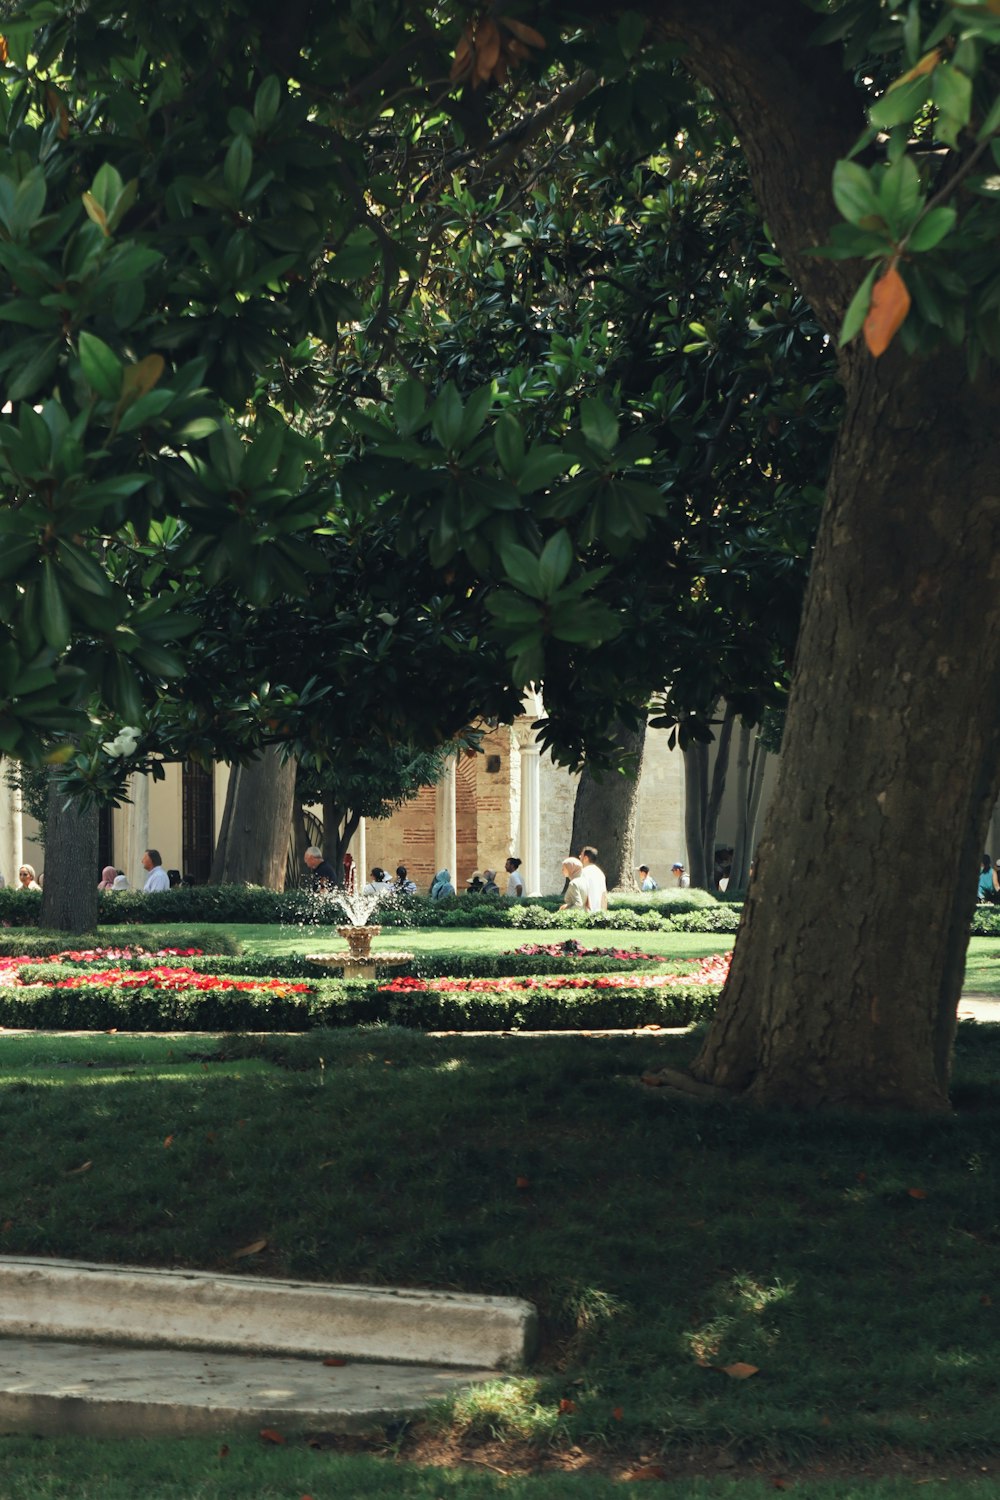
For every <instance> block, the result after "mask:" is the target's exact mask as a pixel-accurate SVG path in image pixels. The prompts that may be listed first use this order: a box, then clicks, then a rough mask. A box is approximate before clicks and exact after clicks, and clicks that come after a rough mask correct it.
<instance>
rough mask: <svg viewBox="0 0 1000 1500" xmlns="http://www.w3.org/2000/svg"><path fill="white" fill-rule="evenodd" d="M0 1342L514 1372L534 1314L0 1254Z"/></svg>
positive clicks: (425, 1297)
mask: <svg viewBox="0 0 1000 1500" xmlns="http://www.w3.org/2000/svg"><path fill="white" fill-rule="evenodd" d="M0 1337H18V1338H46V1339H69V1340H88V1341H89V1340H93V1341H98V1342H101V1341H103V1342H108V1343H128V1344H143V1345H150V1346H154V1345H160V1346H165V1347H169V1348H177V1349H183V1348H187V1349H219V1350H229V1351H231V1352H238V1351H253V1352H254V1353H266V1354H276V1355H292V1356H309V1355H315V1356H319V1357H320V1358H321V1359H322V1358H323V1357H324V1356H328V1355H339V1356H341V1357H343V1358H346V1359H363V1360H377V1361H382V1362H388V1361H391V1362H394V1363H397V1362H398V1363H402V1364H427V1365H443V1366H455V1367H458V1368H461V1369H470V1368H476V1369H509V1368H513V1367H517V1366H519V1365H522V1364H524V1363H525V1361H527V1360H528V1359H530V1358H531V1355H532V1353H533V1351H534V1346H535V1341H536V1338H537V1317H536V1314H535V1309H534V1307H532V1305H531V1303H529V1302H524V1301H522V1300H521V1299H520V1298H517V1297H487V1296H482V1297H480V1296H472V1295H467V1294H465V1293H461V1292H431V1291H415V1290H411V1289H409V1288H402V1287H366V1286H349V1285H328V1284H326V1283H324V1282H311V1281H276V1280H268V1279H264V1278H261V1277H253V1276H232V1275H227V1274H223V1273H215V1272H210V1271H158V1270H148V1269H146V1268H144V1267H140V1266H111V1265H100V1264H95V1263H91V1262H86V1261H63V1260H47V1259H38V1258H33V1257H24V1256H0Z"/></svg>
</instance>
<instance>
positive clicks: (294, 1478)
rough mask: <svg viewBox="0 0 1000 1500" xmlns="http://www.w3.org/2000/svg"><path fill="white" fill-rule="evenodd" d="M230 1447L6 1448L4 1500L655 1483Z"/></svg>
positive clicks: (409, 1496) (513, 1490)
mask: <svg viewBox="0 0 1000 1500" xmlns="http://www.w3.org/2000/svg"><path fill="white" fill-rule="evenodd" d="M221 1448H222V1445H220V1444H219V1443H218V1442H216V1441H212V1440H208V1439H189V1440H186V1441H175V1442H140V1441H132V1442H121V1443H108V1442H98V1441H94V1440H90V1441H88V1440H86V1439H73V1438H58V1439H52V1440H47V1441H45V1442H44V1443H43V1442H39V1441H37V1440H36V1439H33V1438H0V1463H2V1465H3V1472H2V1475H0V1500H67V1497H69V1496H72V1497H73V1500H138V1497H141V1500H297V1497H299V1496H302V1497H303V1500H305V1497H306V1496H308V1497H311V1500H623V1497H627V1496H629V1495H632V1496H636V1497H638V1496H640V1495H644V1494H647V1493H649V1485H648V1484H639V1483H636V1484H622V1483H621V1482H618V1481H617V1480H616V1479H615V1478H613V1477H611V1476H609V1475H603V1474H600V1473H596V1474H595V1473H590V1472H588V1471H587V1470H586V1469H584V1470H583V1471H582V1472H581V1471H577V1472H574V1473H566V1474H546V1475H543V1476H540V1477H537V1478H535V1477H524V1478H521V1477H517V1476H508V1475H506V1474H503V1473H501V1474H496V1473H492V1472H489V1471H487V1470H486V1469H485V1467H483V1468H480V1469H478V1470H477V1469H470V1468H464V1469H445V1468H437V1467H427V1468H418V1467H416V1466H414V1465H412V1464H405V1463H398V1462H385V1461H383V1460H379V1459H371V1458H364V1457H359V1456H357V1455H350V1454H348V1455H345V1454H342V1453H336V1452H324V1451H322V1450H319V1451H317V1450H314V1449H309V1448H306V1447H304V1446H298V1447H291V1446H290V1447H288V1448H273V1447H271V1448H268V1447H265V1446H264V1445H263V1444H261V1443H259V1442H256V1441H254V1440H248V1439H236V1438H234V1439H231V1440H230V1441H229V1443H227V1444H226V1445H225V1448H226V1450H227V1451H226V1452H225V1454H224V1455H223V1454H222V1452H221ZM498 1467H499V1465H498ZM636 1467H638V1466H636ZM633 1471H634V1470H633ZM624 1472H625V1473H628V1472H630V1470H629V1468H628V1467H625V1468H624ZM776 1478H778V1479H779V1480H780V1478H781V1476H780V1475H777V1476H766V1477H765V1476H760V1477H752V1476H751V1477H747V1476H743V1475H741V1476H740V1477H739V1478H730V1477H727V1478H698V1479H687V1478H681V1479H680V1480H678V1481H676V1482H675V1483H672V1484H668V1485H665V1486H663V1485H661V1486H660V1487H659V1488H657V1489H655V1490H654V1491H653V1493H654V1494H666V1495H668V1496H673V1497H674V1500H681V1497H683V1500H689V1497H692V1496H697V1497H699V1500H773V1496H774V1495H775V1493H776V1492H777V1489H778V1488H779V1487H785V1482H784V1481H782V1482H781V1485H780V1486H779V1485H776V1483H775V1479H776ZM989 1482H990V1481H989V1480H986V1481H976V1480H974V1479H969V1480H964V1479H961V1478H958V1479H956V1478H954V1477H941V1478H937V1477H935V1474H934V1470H933V1469H930V1470H924V1471H920V1470H917V1471H916V1472H912V1471H911V1472H909V1473H907V1474H905V1475H904V1474H899V1475H897V1476H895V1477H881V1478H880V1477H864V1478H844V1477H824V1476H818V1477H809V1478H806V1479H802V1478H798V1477H797V1478H796V1480H795V1482H794V1485H788V1487H790V1488H793V1489H794V1493H795V1495H796V1496H797V1500H903V1497H904V1496H905V1497H907V1500H912V1497H913V1495H914V1486H915V1484H918V1485H919V1486H920V1496H921V1500H982V1497H984V1496H985V1494H986V1493H987V1490H986V1485H987V1484H989Z"/></svg>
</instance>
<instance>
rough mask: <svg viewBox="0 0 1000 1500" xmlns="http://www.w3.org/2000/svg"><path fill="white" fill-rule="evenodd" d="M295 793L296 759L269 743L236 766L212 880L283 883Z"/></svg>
mask: <svg viewBox="0 0 1000 1500" xmlns="http://www.w3.org/2000/svg"><path fill="white" fill-rule="evenodd" d="M294 795H295V761H294V760H293V759H291V758H290V759H288V760H285V761H282V759H281V757H280V755H279V753H278V751H277V749H275V748H274V747H273V746H269V747H268V749H266V750H265V751H264V752H263V753H262V754H261V755H260V756H259V757H258V759H257V760H255V761H251V762H250V764H249V765H246V766H234V767H233V769H232V772H231V774H230V777H229V787H228V789H227V791H226V806H225V810H224V812H223V815H222V827H221V830H220V833H219V842H218V844H217V845H216V850H215V858H214V859H213V860H212V874H211V877H210V883H211V884H212V885H244V884H245V885H263V886H267V887H268V888H269V889H270V890H273V891H283V890H284V888H285V871H286V867H287V862H288V838H289V831H290V829H291V826H292V802H293V798H294Z"/></svg>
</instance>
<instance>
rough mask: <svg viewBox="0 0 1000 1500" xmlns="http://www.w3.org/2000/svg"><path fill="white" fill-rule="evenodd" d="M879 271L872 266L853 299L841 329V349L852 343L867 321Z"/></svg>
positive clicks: (876, 267)
mask: <svg viewBox="0 0 1000 1500" xmlns="http://www.w3.org/2000/svg"><path fill="white" fill-rule="evenodd" d="M878 271H879V267H878V266H872V268H871V270H870V271H869V272H868V275H867V276H866V277H865V279H864V281H863V282H862V283H861V285H860V286H859V287H858V289H857V291H856V292H855V293H854V296H853V297H852V298H851V301H850V306H849V307H848V309H847V312H846V313H845V314H844V321H843V324H842V326H841V329H840V347H841V348H843V347H844V345H845V344H849V343H850V342H851V339H852V338H853V337H854V335H855V334H856V333H857V332H858V330H859V329H860V328H861V325H862V323H863V322H864V321H865V318H866V316H867V314H868V308H869V305H870V303H871V300H872V287H873V286H874V285H875V277H876V276H877V275H878Z"/></svg>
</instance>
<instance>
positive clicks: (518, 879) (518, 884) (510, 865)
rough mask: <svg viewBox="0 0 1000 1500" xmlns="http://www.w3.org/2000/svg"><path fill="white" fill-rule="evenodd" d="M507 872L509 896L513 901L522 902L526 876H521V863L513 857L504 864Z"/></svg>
mask: <svg viewBox="0 0 1000 1500" xmlns="http://www.w3.org/2000/svg"><path fill="white" fill-rule="evenodd" d="M504 869H505V870H506V871H507V895H508V896H509V897H510V899H511V900H512V901H520V899H521V897H522V896H523V895H524V876H523V875H522V874H521V861H520V860H519V859H515V858H514V857H513V855H512V856H511V857H510V859H508V860H506V861H505V862H504Z"/></svg>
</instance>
